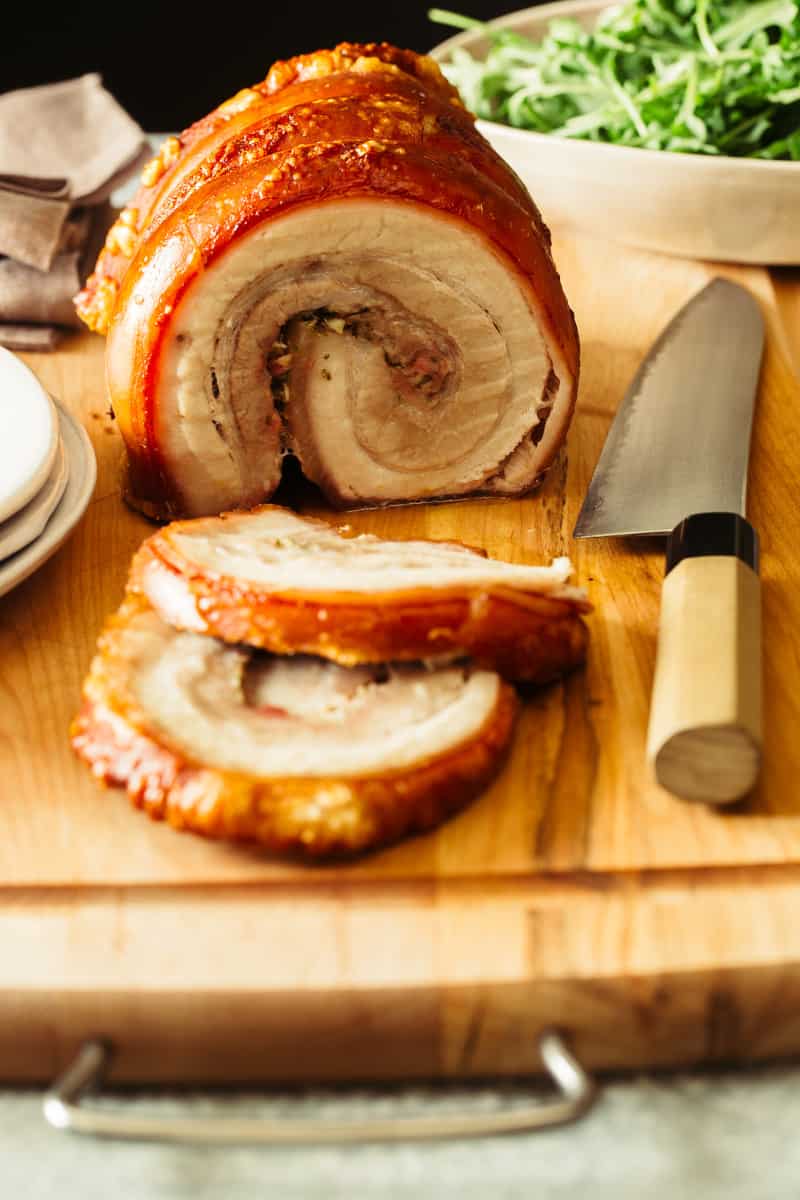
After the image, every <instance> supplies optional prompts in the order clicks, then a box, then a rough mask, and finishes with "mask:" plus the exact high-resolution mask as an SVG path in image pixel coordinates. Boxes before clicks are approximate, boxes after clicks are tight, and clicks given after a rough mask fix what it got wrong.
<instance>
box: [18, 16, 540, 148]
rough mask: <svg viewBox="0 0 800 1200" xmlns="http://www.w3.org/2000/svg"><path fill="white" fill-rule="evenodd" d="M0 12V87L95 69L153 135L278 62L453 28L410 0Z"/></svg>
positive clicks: (428, 38)
mask: <svg viewBox="0 0 800 1200" xmlns="http://www.w3.org/2000/svg"><path fill="white" fill-rule="evenodd" d="M527 2H528V3H530V2H531V0H527ZM524 6H525V0H517V3H516V4H515V3H513V2H511V3H507V4H503V3H502V0H499V2H498V0H494V2H493V0H456V2H454V3H452V4H450V3H446V4H442V5H441V6H440V7H443V8H455V9H456V11H459V12H465V13H468V14H469V15H471V16H475V17H482V18H488V17H493V16H499V15H500V14H501V13H503V12H509V11H511V10H512V9H514V8H521V7H524ZM0 7H1V8H2V9H4V10H5V11H4V12H3V15H2V22H1V23H0V91H8V90H9V89H11V88H16V87H25V86H29V85H31V84H37V83H48V82H50V81H52V80H56V79H66V78H68V77H69V76H72V75H80V74H82V73H83V72H85V71H100V73H101V74H102V75H103V78H104V80H105V82H106V85H107V87H108V88H109V89H110V90H111V91H112V92H113V93H114V95H115V96H116V97H117V98H118V99H119V100H120V102H121V103H122V104H123V105H124V106H125V108H127V109H128V111H129V112H130V113H132V114H133V116H134V117H135V118H136V119H137V121H139V122H140V124H141V125H143V126H144V128H145V129H150V130H158V131H162V130H170V129H182V128H184V127H185V126H186V125H188V124H190V123H191V122H192V121H194V120H195V119H197V118H198V117H200V116H203V115H204V114H205V113H206V112H208V111H209V110H210V109H212V108H214V107H215V106H216V105H217V104H219V103H220V102H221V101H222V100H225V99H227V97H228V96H231V95H233V93H234V92H237V91H238V90H239V88H241V87H245V86H246V85H247V84H251V83H255V82H256V81H258V80H260V79H263V77H264V75H265V74H266V72H267V70H268V68H269V66H270V65H271V64H272V63H273V62H274V61H275V60H276V59H278V58H286V57H288V56H290V55H292V54H301V53H305V52H307V51H311V50H317V49H320V48H322V47H330V46H334V45H335V44H336V43H337V42H341V41H381V40H385V41H390V42H395V43H397V44H398V45H400V46H409V47H411V48H412V49H414V50H429V49H430V48H431V47H432V46H434V45H435V44H436V43H437V42H439V41H441V40H442V39H443V38H445V37H448V36H449V34H450V33H451V32H455V30H447V29H445V28H444V27H442V26H439V25H434V24H432V23H431V22H430V21H429V20H428V17H427V10H428V7H429V5H428V4H427V3H417V2H416V0H408V2H407V3H405V4H390V3H381V0H370V2H365V0H329V2H328V3H326V4H322V3H320V2H319V0H313V2H309V0H305V2H303V0H261V2H260V3H253V2H252V0H205V2H204V3H203V2H202V0H195V3H193V4H186V3H181V2H172V3H171V2H170V0H161V3H153V2H152V0H104V2H103V3H100V2H98V0H59V2H58V3H55V2H52V3H51V2H50V0H0ZM9 10H11V11H9Z"/></svg>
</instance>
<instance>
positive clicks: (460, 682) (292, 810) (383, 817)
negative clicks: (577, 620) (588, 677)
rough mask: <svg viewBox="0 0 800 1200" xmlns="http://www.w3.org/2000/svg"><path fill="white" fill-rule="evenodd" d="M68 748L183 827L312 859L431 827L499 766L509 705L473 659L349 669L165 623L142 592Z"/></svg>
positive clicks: (96, 671) (95, 666)
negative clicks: (469, 662) (241, 645)
mask: <svg viewBox="0 0 800 1200" xmlns="http://www.w3.org/2000/svg"><path fill="white" fill-rule="evenodd" d="M83 695H84V703H83V708H82V711H81V713H80V714H79V716H78V717H77V718H76V720H75V722H74V724H73V727H72V743H73V746H74V748H75V750H76V751H77V752H78V754H79V755H80V756H81V757H82V758H83V759H84V760H85V761H86V762H87V763H88V764H89V765H90V766H91V768H92V771H93V773H94V775H95V777H96V778H98V779H100V780H101V781H103V782H105V783H109V784H116V785H123V786H125V787H126V788H127V791H128V794H129V795H130V798H131V800H132V801H133V803H134V804H135V805H136V807H137V808H141V809H143V810H144V811H145V812H147V813H148V814H149V815H150V816H151V817H153V818H155V819H157V820H166V821H168V822H169V823H170V824H171V825H173V826H174V827H176V828H178V829H185V830H190V831H193V832H195V833H200V834H204V835H205V836H207V837H217V838H226V839H232V840H235V841H250V842H256V843H258V844H259V845H261V846H263V847H265V848H267V849H269V850H273V851H291V852H296V853H301V854H305V855H308V856H311V857H321V856H324V855H335V854H352V853H355V852H360V851H364V850H367V849H370V848H373V847H375V846H378V845H382V844H384V843H387V842H391V841H394V840H396V839H397V838H399V837H401V836H403V835H404V834H408V833H413V832H419V831H422V830H426V829H430V828H432V827H433V826H435V825H437V824H438V823H439V822H441V821H442V820H444V819H445V817H447V816H448V815H449V814H451V813H453V812H455V811H456V810H457V809H459V808H461V807H463V806H464V805H465V804H467V803H468V802H469V801H470V800H471V799H473V797H475V796H477V795H478V794H479V793H480V792H481V791H482V790H483V788H484V787H486V785H487V784H488V783H489V781H490V780H491V778H492V777H493V776H494V775H495V774H496V773H497V771H498V770H499V768H500V765H501V763H502V759H503V754H504V752H505V749H506V747H507V745H508V742H509V739H510V737H511V732H512V727H513V721H514V716H515V713H516V708H517V701H516V697H515V694H514V690H513V688H511V687H510V686H509V685H508V684H506V683H504V682H503V681H502V680H501V679H500V677H499V676H498V675H495V674H494V673H493V672H490V671H481V670H478V669H476V668H473V667H470V666H453V667H443V668H441V669H438V670H428V669H426V668H425V667H424V666H422V665H420V664H414V665H408V664H405V665H397V664H395V665H392V666H379V667H375V666H372V667H355V668H346V667H340V666H337V665H336V664H335V663H332V662H326V661H324V660H323V659H319V658H305V657H293V658H280V657H273V656H271V655H266V654H263V653H261V652H259V651H255V650H252V649H245V648H239V647H234V646H229V645H226V644H225V643H224V642H221V641H218V640H216V639H215V638H212V637H208V636H205V635H203V634H197V633H192V632H185V631H181V630H176V629H173V628H172V627H171V626H170V625H168V624H167V623H166V622H165V621H163V620H162V619H161V617H159V616H158V614H157V613H156V612H155V611H154V610H153V609H152V608H150V606H149V605H148V604H147V601H146V600H145V599H144V598H143V597H141V596H129V597H128V598H127V599H126V601H125V602H124V604H123V606H122V608H121V609H120V611H119V612H118V613H117V614H116V615H115V616H114V617H112V618H111V620H110V621H109V623H108V625H107V626H106V629H105V632H104V633H103V635H102V637H101V639H100V642H99V645H98V653H97V655H96V657H95V659H94V661H93V663H92V666H91V670H90V672H89V676H88V678H87V680H86V683H85V685H84V693H83Z"/></svg>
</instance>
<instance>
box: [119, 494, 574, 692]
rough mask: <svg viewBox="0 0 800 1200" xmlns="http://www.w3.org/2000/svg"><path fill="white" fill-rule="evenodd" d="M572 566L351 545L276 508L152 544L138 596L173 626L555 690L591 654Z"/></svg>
mask: <svg viewBox="0 0 800 1200" xmlns="http://www.w3.org/2000/svg"><path fill="white" fill-rule="evenodd" d="M570 574H571V566H570V563H569V561H568V560H567V559H557V560H556V561H555V562H554V563H553V565H552V566H550V567H536V566H520V565H516V564H513V563H506V562H499V561H497V560H494V559H490V558H486V557H485V556H484V555H482V554H481V553H480V552H479V551H476V550H473V549H470V548H468V547H466V546H462V545H457V544H454V543H450V542H431V541H386V540H384V539H381V538H378V537H374V536H372V535H369V534H362V535H360V536H358V537H346V536H343V535H342V534H341V533H339V532H337V531H336V530H335V529H334V528H332V527H331V526H330V525H328V524H326V523H325V522H322V521H316V520H310V519H308V518H303V517H299V516H297V515H296V514H294V513H292V512H289V511H288V510H286V509H284V508H279V507H277V506H274V505H265V506H263V507H261V508H259V509H257V510H255V511H254V512H251V513H229V514H226V515H225V516H222V517H218V518H206V519H199V520H193V521H179V522H175V523H173V524H172V525H169V526H167V527H166V528H165V529H163V530H161V531H160V532H159V533H157V534H154V535H153V536H152V537H150V538H149V539H148V540H147V541H146V542H145V543H144V545H143V547H142V549H141V550H140V551H139V553H138V555H137V557H136V559H135V561H134V566H133V569H132V572H131V587H132V588H133V589H134V590H136V591H139V592H141V593H143V594H144V595H146V596H147V598H148V600H149V602H150V603H151V604H152V605H153V607H154V608H156V609H157V610H158V612H159V613H160V614H161V616H162V617H163V619H164V620H165V621H168V622H170V624H172V625H174V626H176V627H178V628H182V629H187V630H193V631H195V632H198V633H206V634H211V635H213V636H214V637H218V638H222V639H224V640H225V641H228V642H233V643H239V642H243V643H247V644H249V645H251V646H256V647H260V648H262V649H265V650H270V651H272V652H273V653H278V654H298V653H300V654H318V655H321V656H323V657H325V658H328V659H332V660H333V661H335V662H339V663H342V664H345V665H352V664H356V663H380V662H386V661H410V660H417V659H425V660H437V661H442V660H445V659H451V660H452V659H455V658H462V657H470V658H472V659H473V660H474V661H475V662H477V663H478V664H480V665H482V666H485V667H488V668H491V669H494V670H497V671H500V672H501V674H503V675H504V676H505V677H506V678H509V679H514V680H520V681H523V680H524V681H527V682H535V683H543V682H546V681H547V680H550V679H553V678H555V677H556V676H558V675H560V674H562V673H563V672H564V671H566V670H569V669H570V668H571V667H574V666H576V665H577V664H578V663H579V662H581V661H582V660H583V657H584V654H585V649H586V636H587V635H586V626H585V625H584V622H583V620H582V619H581V613H583V612H586V611H587V609H588V608H589V605H588V603H587V600H586V595H585V593H584V592H583V591H581V590H579V589H578V588H573V587H570V586H568V584H567V580H568V579H569V576H570Z"/></svg>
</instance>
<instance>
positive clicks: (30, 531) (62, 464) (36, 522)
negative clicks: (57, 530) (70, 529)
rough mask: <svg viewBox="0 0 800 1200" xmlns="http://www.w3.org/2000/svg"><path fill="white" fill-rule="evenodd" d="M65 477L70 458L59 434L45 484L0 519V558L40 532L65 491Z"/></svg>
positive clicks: (28, 543) (3, 557)
mask: <svg viewBox="0 0 800 1200" xmlns="http://www.w3.org/2000/svg"><path fill="white" fill-rule="evenodd" d="M68 479H69V460H68V458H67V456H66V454H65V453H64V441H63V438H62V437H61V435H59V439H58V450H57V452H56V461H55V462H54V464H53V469H52V471H51V472H50V474H49V475H48V477H47V479H46V480H45V483H44V487H42V488H41V489H40V490H39V491H38V492H37V493H36V495H35V496H34V497H33V499H32V500H29V501H28V503H27V504H26V505H25V506H24V508H21V509H20V510H19V512H18V513H14V516H13V517H9V518H8V520H7V521H2V522H0V562H2V560H3V559H5V558H8V557H9V556H10V555H11V554H16V552H17V551H18V550H22V548H23V547H24V546H28V545H30V543H31V542H32V541H33V540H34V539H35V538H37V537H38V536H39V534H40V533H41V532H42V530H43V529H44V527H45V525H46V524H47V522H48V521H49V520H50V517H51V515H52V513H53V512H54V510H55V507H56V505H57V504H58V502H59V501H60V499H61V497H62V496H63V495H64V490H65V489H66V486H67V480H68Z"/></svg>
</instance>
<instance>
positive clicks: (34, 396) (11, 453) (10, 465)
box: [0, 348, 97, 596]
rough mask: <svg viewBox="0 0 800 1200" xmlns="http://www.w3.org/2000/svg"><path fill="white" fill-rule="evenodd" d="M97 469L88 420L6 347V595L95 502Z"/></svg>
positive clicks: (0, 515)
mask: <svg viewBox="0 0 800 1200" xmlns="http://www.w3.org/2000/svg"><path fill="white" fill-rule="evenodd" d="M96 473H97V468H96V464H95V457H94V451H93V450H92V444H91V442H90V441H89V438H88V437H87V435H86V432H85V430H84V429H83V427H82V426H81V425H79V424H78V422H77V421H76V420H75V419H74V417H72V416H70V414H69V413H68V412H66V411H65V410H64V409H63V408H61V406H60V405H58V404H56V402H55V401H54V400H53V399H52V398H51V397H50V396H48V394H47V392H46V391H45V390H44V388H43V387H42V385H41V384H40V383H39V381H38V379H37V378H36V376H35V375H34V374H33V373H32V372H31V371H29V370H28V368H27V367H26V366H25V364H24V363H23V362H21V361H20V359H18V358H17V357H16V356H15V355H14V354H11V352H10V351H8V350H3V349H2V348H0V596H2V595H3V594H4V593H5V592H8V591H10V589H11V588H12V587H14V586H15V585H16V584H18V583H21V582H22V580H23V579H26V578H27V577H28V575H30V574H31V573H32V572H33V571H35V570H36V568H37V567H38V566H40V565H41V564H42V563H43V562H44V561H45V559H47V558H49V557H50V555H51V554H54V553H55V551H56V550H57V549H58V548H59V546H60V545H61V544H62V542H63V541H64V539H65V538H66V537H67V535H68V534H69V533H70V532H71V530H72V529H73V527H74V526H75V525H76V524H77V522H78V521H79V520H80V518H81V516H82V515H83V513H84V511H85V509H86V506H87V504H88V503H89V500H90V498H91V495H92V492H93V490H94V484H95V478H96Z"/></svg>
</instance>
